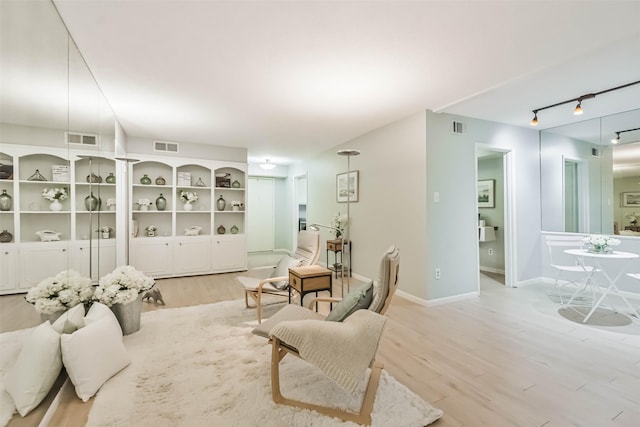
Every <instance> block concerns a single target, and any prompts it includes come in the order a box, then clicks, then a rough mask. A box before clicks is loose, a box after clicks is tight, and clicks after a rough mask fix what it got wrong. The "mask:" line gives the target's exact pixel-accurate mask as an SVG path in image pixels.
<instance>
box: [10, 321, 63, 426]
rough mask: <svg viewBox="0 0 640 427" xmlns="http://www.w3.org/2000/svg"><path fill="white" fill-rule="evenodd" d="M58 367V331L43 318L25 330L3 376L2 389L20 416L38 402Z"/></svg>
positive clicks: (56, 376) (53, 380)
mask: <svg viewBox="0 0 640 427" xmlns="http://www.w3.org/2000/svg"><path fill="white" fill-rule="evenodd" d="M61 369H62V359H61V358H60V334H59V333H58V332H56V331H55V329H53V327H52V326H51V323H49V322H48V321H47V322H44V323H42V324H41V325H40V326H37V327H36V328H34V330H33V331H32V332H31V333H29V335H28V336H27V338H26V340H25V342H24V344H23V346H22V350H21V351H20V354H19V355H18V358H17V359H16V363H15V364H14V365H13V367H12V368H11V369H10V370H9V371H8V372H7V375H6V376H5V377H4V383H5V389H6V391H7V392H8V393H9V395H11V398H12V399H13V401H14V403H15V405H16V409H17V410H18V412H19V413H20V415H22V416H23V417H24V416H25V415H27V414H28V413H29V412H31V410H33V409H34V408H35V407H36V406H38V405H39V404H40V402H42V399H44V398H45V397H46V396H47V394H48V393H49V390H51V387H52V386H53V384H54V383H55V381H56V378H58V375H59V374H60V370H61Z"/></svg>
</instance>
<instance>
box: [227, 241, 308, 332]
mask: <svg viewBox="0 0 640 427" xmlns="http://www.w3.org/2000/svg"><path fill="white" fill-rule="evenodd" d="M319 257H320V234H319V233H318V232H317V231H311V230H302V231H300V232H299V233H298V243H297V247H296V250H295V252H294V253H293V254H287V255H285V256H283V257H282V258H281V259H280V261H279V262H278V264H277V265H276V267H275V269H274V270H273V272H272V274H271V276H270V277H268V278H266V279H258V278H255V277H248V276H240V277H238V278H237V279H238V281H239V282H240V284H241V285H242V286H243V287H244V303H245V305H246V306H247V308H249V307H251V306H250V305H249V297H251V299H252V300H253V301H254V302H255V304H256V307H257V316H258V323H261V322H262V295H263V294H268V295H276V296H281V297H286V298H289V290H288V288H289V268H292V267H301V266H305V265H314V264H315V263H317V262H318V258H319Z"/></svg>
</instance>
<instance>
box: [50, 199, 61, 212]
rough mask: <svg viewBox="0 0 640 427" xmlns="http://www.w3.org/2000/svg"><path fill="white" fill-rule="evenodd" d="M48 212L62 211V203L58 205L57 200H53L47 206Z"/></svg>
mask: <svg viewBox="0 0 640 427" xmlns="http://www.w3.org/2000/svg"><path fill="white" fill-rule="evenodd" d="M49 210H52V211H54V212H59V211H61V210H62V203H60V201H59V200H58V199H54V200H53V201H52V202H51V204H50V205H49Z"/></svg>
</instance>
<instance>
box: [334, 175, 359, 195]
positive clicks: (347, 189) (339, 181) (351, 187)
mask: <svg viewBox="0 0 640 427" xmlns="http://www.w3.org/2000/svg"><path fill="white" fill-rule="evenodd" d="M359 186H360V183H359V180H358V171H352V172H349V173H347V172H345V173H339V174H337V175H336V201H337V202H338V203H347V201H349V202H357V201H358V189H359ZM347 194H348V197H347Z"/></svg>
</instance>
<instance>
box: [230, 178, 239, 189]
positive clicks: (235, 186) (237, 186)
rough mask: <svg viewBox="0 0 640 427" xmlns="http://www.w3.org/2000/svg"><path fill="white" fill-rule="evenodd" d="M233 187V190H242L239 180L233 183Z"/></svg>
mask: <svg viewBox="0 0 640 427" xmlns="http://www.w3.org/2000/svg"><path fill="white" fill-rule="evenodd" d="M231 186H232V187H233V188H240V181H238V180H237V179H236V180H235V181H233V182H232V183H231Z"/></svg>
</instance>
